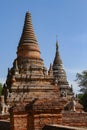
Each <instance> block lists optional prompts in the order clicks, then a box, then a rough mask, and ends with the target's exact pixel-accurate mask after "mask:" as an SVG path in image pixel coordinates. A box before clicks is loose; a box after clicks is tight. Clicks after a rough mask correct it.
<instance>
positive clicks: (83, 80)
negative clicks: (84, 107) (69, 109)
mask: <svg viewBox="0 0 87 130" xmlns="http://www.w3.org/2000/svg"><path fill="white" fill-rule="evenodd" d="M76 81H77V82H78V85H79V87H80V92H82V93H83V94H85V93H87V71H86V70H85V71H83V72H82V73H77V74H76Z"/></svg>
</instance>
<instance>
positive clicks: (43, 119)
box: [34, 113, 62, 130]
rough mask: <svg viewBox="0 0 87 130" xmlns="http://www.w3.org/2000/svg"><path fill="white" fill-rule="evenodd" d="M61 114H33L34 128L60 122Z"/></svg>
mask: <svg viewBox="0 0 87 130" xmlns="http://www.w3.org/2000/svg"><path fill="white" fill-rule="evenodd" d="M61 123H62V114H61V113H59V114H39V115H34V130H42V128H43V127H44V126H45V125H47V124H61Z"/></svg>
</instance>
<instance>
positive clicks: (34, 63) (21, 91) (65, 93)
mask: <svg viewBox="0 0 87 130" xmlns="http://www.w3.org/2000/svg"><path fill="white" fill-rule="evenodd" d="M3 94H4V95H5V102H6V104H8V105H9V106H10V107H11V106H12V109H11V111H10V112H11V114H12V116H13V119H14V120H17V119H15V117H14V115H15V113H16V115H17V114H19V115H20V113H21V116H22V115H24V113H28V114H27V116H26V119H27V118H28V120H29V122H28V124H27V123H25V124H26V130H27V129H30V130H41V129H42V127H43V126H44V125H45V124H47V123H48V124H49V123H51V124H61V122H62V118H61V116H62V113H61V111H62V110H63V109H64V106H65V104H66V103H67V102H68V99H69V100H70V98H71V97H72V96H73V91H72V87H70V86H69V84H68V81H67V77H66V72H65V70H64V68H63V63H62V60H61V58H60V54H59V47H58V41H56V53H55V58H54V62H53V65H52V64H50V68H49V70H47V69H46V67H45V66H44V63H43V59H42V58H41V56H40V49H39V45H38V41H37V39H36V36H35V33H34V29H33V26H32V20H31V14H30V13H29V12H27V13H26V16H25V21H24V27H23V31H22V35H21V38H20V41H19V44H18V48H17V58H16V59H15V60H14V62H13V67H12V68H11V69H8V75H7V80H6V85H5V87H4V89H3ZM66 99H67V100H66ZM41 120H42V121H41ZM14 122H15V121H14ZM13 125H14V126H13ZM13 129H14V130H17V129H19V127H17V126H16V125H15V124H14V123H12V130H13ZM20 129H21V130H24V128H20Z"/></svg>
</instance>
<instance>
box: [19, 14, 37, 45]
mask: <svg viewBox="0 0 87 130" xmlns="http://www.w3.org/2000/svg"><path fill="white" fill-rule="evenodd" d="M30 42H33V43H37V40H36V37H35V33H34V29H33V25H32V19H31V14H30V13H29V12H26V15H25V21H24V27H23V31H22V35H21V38H20V42H19V44H28V43H30Z"/></svg>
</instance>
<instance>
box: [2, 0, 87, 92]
mask: <svg viewBox="0 0 87 130" xmlns="http://www.w3.org/2000/svg"><path fill="white" fill-rule="evenodd" d="M26 11H30V12H31V15H32V22H33V26H34V30H35V34H36V37H37V40H38V43H39V47H40V50H41V57H42V58H43V59H44V64H45V66H46V67H47V68H49V64H50V63H53V59H54V56H55V43H56V35H58V42H59V50H60V55H61V58H62V61H63V64H64V68H65V70H66V73H67V78H68V81H69V83H70V84H73V86H74V91H77V90H78V87H77V84H76V83H75V82H74V80H75V78H76V77H75V75H76V73H77V72H81V71H83V70H86V69H87V0H26V1H25V0H14V1H12V0H8V1H7V0H1V1H0V58H1V62H0V82H3V81H5V79H6V76H7V70H8V67H9V68H11V67H12V63H13V60H14V59H15V58H16V51H17V46H18V43H19V39H20V36H21V33H22V28H23V24H24V17H25V13H26Z"/></svg>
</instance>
